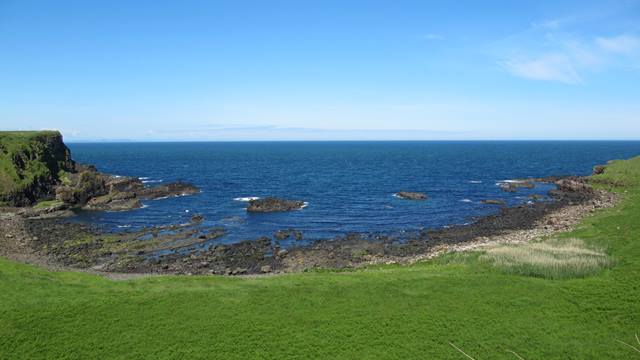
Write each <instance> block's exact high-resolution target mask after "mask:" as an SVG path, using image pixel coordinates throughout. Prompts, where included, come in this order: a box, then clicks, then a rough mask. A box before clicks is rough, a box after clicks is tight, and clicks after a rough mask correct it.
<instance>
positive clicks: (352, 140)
mask: <svg viewBox="0 0 640 360" xmlns="http://www.w3.org/2000/svg"><path fill="white" fill-rule="evenodd" d="M580 141H589V142H611V141H617V142H640V139H632V138H629V139H616V138H612V139H593V138H584V139H540V138H532V139H321V140H320V139H237V140H225V139H202V140H194V139H65V142H66V143H69V144H73V143H84V144H86V143H239V142H243V143H244V142H256V143H257V142H274V143H275V142H298V143H299V142H316V143H317V142H580Z"/></svg>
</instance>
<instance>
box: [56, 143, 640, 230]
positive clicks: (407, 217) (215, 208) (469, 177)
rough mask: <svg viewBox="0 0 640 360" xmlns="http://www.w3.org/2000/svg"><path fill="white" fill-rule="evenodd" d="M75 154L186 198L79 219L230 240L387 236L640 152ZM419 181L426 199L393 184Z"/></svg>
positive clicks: (347, 148)
mask: <svg viewBox="0 0 640 360" xmlns="http://www.w3.org/2000/svg"><path fill="white" fill-rule="evenodd" d="M69 147H70V148H71V151H72V155H73V157H74V159H76V160H77V161H79V162H82V163H91V164H94V165H96V166H97V167H98V169H99V170H100V171H103V172H107V173H111V174H116V175H126V176H136V177H140V178H143V180H144V181H145V182H147V184H149V185H153V184H159V183H163V182H164V183H167V182H171V181H177V180H184V181H188V182H191V183H194V184H195V185H197V186H198V187H200V188H201V189H202V193H201V194H199V195H195V196H188V197H180V198H171V199H165V200H155V201H147V202H145V207H144V208H142V209H138V210H134V211H130V212H120V213H118V212H112V213H103V212H85V213H81V214H80V215H79V216H78V217H77V220H79V221H87V222H92V223H97V224H99V225H101V226H104V227H105V228H108V229H111V230H118V229H136V228H140V227H143V226H149V225H162V224H178V223H185V222H188V221H189V219H190V218H191V216H192V215H193V214H196V213H198V214H202V215H204V216H205V219H206V220H205V221H206V224H207V225H212V226H222V227H224V228H226V229H227V230H228V235H227V236H225V237H224V238H223V239H221V240H220V241H222V242H234V241H238V240H243V239H253V238H256V237H259V236H262V235H271V234H272V233H273V232H274V231H276V230H279V229H287V228H295V229H299V230H302V231H304V234H305V238H306V239H317V238H325V237H333V236H335V235H342V234H345V233H348V232H369V233H386V234H391V233H393V234H397V233H401V232H403V231H414V230H419V229H422V228H438V227H442V226H445V225H451V224H461V223H465V222H469V221H472V220H473V218H474V217H477V216H481V215H487V214H491V213H495V212H497V211H498V208H497V207H495V206H491V205H483V204H481V203H480V200H483V199H503V200H505V201H506V202H507V203H508V204H510V205H515V204H518V203H524V202H527V201H529V199H528V198H527V196H528V195H530V194H532V193H545V192H546V191H547V190H548V189H549V187H548V186H539V187H537V188H536V189H533V190H526V189H524V190H521V191H519V192H517V193H506V192H503V191H501V190H500V188H499V187H498V186H497V185H496V183H498V182H500V181H504V180H509V179H517V178H526V177H542V176H548V175H567V174H573V175H587V174H590V173H591V170H592V167H593V166H594V165H596V164H600V163H604V162H606V161H607V160H610V159H619V158H629V157H632V156H636V155H640V142H222V143H92V144H86V143H82V144H81V143H76V144H70V145H69ZM400 190H408V191H421V192H425V193H427V194H428V195H429V196H430V199H429V200H428V201H406V200H401V199H397V198H395V197H394V196H393V194H394V193H395V192H397V191H400ZM254 196H257V197H265V196H276V197H282V198H287V199H299V200H304V201H307V202H308V203H309V204H308V206H307V207H306V208H305V209H303V210H300V211H293V212H288V213H270V214H248V213H247V212H246V211H245V207H246V202H243V201H240V200H239V199H240V198H246V197H254Z"/></svg>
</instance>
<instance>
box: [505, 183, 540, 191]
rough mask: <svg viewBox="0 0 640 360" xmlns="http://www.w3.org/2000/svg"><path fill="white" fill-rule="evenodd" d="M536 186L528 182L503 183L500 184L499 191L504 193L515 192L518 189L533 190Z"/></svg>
mask: <svg viewBox="0 0 640 360" xmlns="http://www.w3.org/2000/svg"><path fill="white" fill-rule="evenodd" d="M535 187H536V185H535V184H534V183H532V182H530V181H516V182H505V183H502V184H500V189H502V191H504V192H516V191H518V188H526V189H533V188H535Z"/></svg>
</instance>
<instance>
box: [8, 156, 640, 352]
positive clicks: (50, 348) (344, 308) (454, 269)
mask: <svg viewBox="0 0 640 360" xmlns="http://www.w3.org/2000/svg"><path fill="white" fill-rule="evenodd" d="M602 178H608V179H610V180H616V181H624V182H625V183H626V186H624V187H617V188H616V191H620V192H621V193H624V195H625V198H626V200H625V202H624V203H623V204H622V205H621V206H619V207H618V208H616V209H613V210H608V211H604V212H601V213H598V214H596V215H595V216H592V217H590V218H588V219H586V220H585V221H584V222H583V224H582V226H580V228H579V229H578V230H576V231H575V232H574V233H572V234H567V235H566V236H575V237H580V238H582V239H585V241H587V242H591V243H594V244H598V245H600V246H603V247H605V248H606V249H607V251H608V253H609V254H610V255H611V256H612V257H613V258H614V259H615V261H616V265H615V266H614V267H613V268H611V269H609V270H605V271H604V272H603V273H601V274H599V275H597V276H593V277H589V278H584V279H569V280H545V279H539V278H531V277H523V276H518V275H508V274H504V273H501V272H499V271H497V270H495V269H492V268H490V267H488V265H486V264H483V263H480V262H478V261H476V260H475V259H477V254H476V255H474V254H470V255H469V254H467V255H449V256H445V257H443V258H439V259H437V260H435V261H431V262H427V263H421V264H417V265H413V266H410V267H400V266H384V267H378V268H375V269H369V270H361V271H354V272H342V273H338V272H316V273H303V274H294V275H286V276H277V277H269V278H259V279H239V278H223V277H156V278H146V279H139V280H132V281H125V282H114V281H110V280H107V279H103V278H100V277H97V276H91V275H86V274H78V273H49V272H47V271H44V270H41V269H37V268H34V267H31V266H27V265H21V264H16V263H12V262H9V261H5V260H0V358H29V359H35V358H45V357H47V358H81V359H91V358H96V359H104V358H132V357H148V358H182V357H185V356H188V357H191V358H236V359H246V358H284V357H297V358H367V357H376V358H398V359H413V358H416V359H424V358H437V359H449V358H450V359H461V358H463V357H462V355H461V354H459V353H458V352H456V351H455V350H454V349H453V348H452V347H451V346H450V345H449V344H448V343H449V342H453V343H454V344H456V345H457V346H459V347H461V348H462V349H464V350H465V351H466V352H467V353H469V354H471V355H472V356H474V357H476V358H477V359H500V358H505V359H515V356H513V355H511V354H510V353H508V352H507V351H506V350H513V351H515V352H517V353H518V354H519V355H521V356H522V357H523V358H525V359H569V358H573V359H588V358H595V359H628V358H633V357H634V356H636V357H637V355H638V354H637V353H634V352H633V350H632V349H629V348H627V347H625V346H624V345H622V344H620V343H617V342H616V339H619V340H623V341H626V342H629V343H632V341H635V340H634V339H633V335H634V334H635V333H637V332H640V238H639V234H640V181H639V180H640V158H636V159H633V160H631V161H627V162H619V163H616V164H615V165H612V166H611V168H610V169H609V170H608V172H607V174H606V175H605V176H603V177H602ZM625 192H626V193H625Z"/></svg>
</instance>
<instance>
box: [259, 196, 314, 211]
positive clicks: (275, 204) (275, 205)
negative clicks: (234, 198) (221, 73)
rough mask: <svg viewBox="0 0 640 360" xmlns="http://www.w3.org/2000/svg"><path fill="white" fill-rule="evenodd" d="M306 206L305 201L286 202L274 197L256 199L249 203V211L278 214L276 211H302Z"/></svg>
mask: <svg viewBox="0 0 640 360" xmlns="http://www.w3.org/2000/svg"><path fill="white" fill-rule="evenodd" d="M304 206H305V203H304V201H300V200H285V199H278V198H274V197H267V198H264V199H256V200H251V201H249V206H247V211H249V212H262V213H264V212H276V211H293V210H300V209H302V208H303V207H304Z"/></svg>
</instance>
